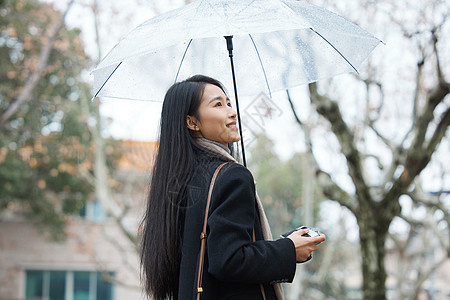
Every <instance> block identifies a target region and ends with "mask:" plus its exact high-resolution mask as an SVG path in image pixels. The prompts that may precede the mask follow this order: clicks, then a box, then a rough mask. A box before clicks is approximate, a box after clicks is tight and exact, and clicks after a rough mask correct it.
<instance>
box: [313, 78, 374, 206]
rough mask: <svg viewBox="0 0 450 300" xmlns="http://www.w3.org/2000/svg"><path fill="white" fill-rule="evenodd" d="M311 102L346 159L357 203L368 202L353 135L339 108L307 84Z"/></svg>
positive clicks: (367, 191)
mask: <svg viewBox="0 0 450 300" xmlns="http://www.w3.org/2000/svg"><path fill="white" fill-rule="evenodd" d="M309 92H310V96H311V102H312V103H313V104H315V105H316V110H317V112H318V113H319V114H321V115H322V116H323V117H325V119H327V120H328V121H329V122H330V125H331V130H332V131H333V133H334V134H335V136H336V137H337V139H338V141H339V144H340V146H341V151H342V153H343V154H344V156H345V158H346V159H347V165H348V168H349V174H350V177H351V178H352V180H353V184H354V185H355V190H356V194H357V196H358V199H359V201H368V200H371V199H372V197H371V195H370V193H369V189H368V186H367V184H366V181H365V179H364V175H363V171H362V166H361V157H360V154H359V152H358V150H357V149H356V147H355V145H354V142H353V135H352V133H351V131H350V129H349V128H348V127H347V124H346V123H345V121H344V119H343V118H342V115H341V112H340V110H339V106H338V105H337V104H336V103H335V102H333V101H331V100H330V99H329V98H328V97H325V96H322V95H319V93H318V92H317V85H316V84H315V83H311V84H309Z"/></svg>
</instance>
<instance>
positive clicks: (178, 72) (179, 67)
mask: <svg viewBox="0 0 450 300" xmlns="http://www.w3.org/2000/svg"><path fill="white" fill-rule="evenodd" d="M191 43H192V39H191V40H190V41H189V44H188V45H187V47H186V50H184V53H183V57H182V58H181V61H180V65H179V66H178V71H177V76H175V82H177V80H178V75H179V74H180V70H181V65H182V64H183V61H184V58H185V57H186V53H187V51H188V49H189V46H191Z"/></svg>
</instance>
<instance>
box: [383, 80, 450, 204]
mask: <svg viewBox="0 0 450 300" xmlns="http://www.w3.org/2000/svg"><path fill="white" fill-rule="evenodd" d="M449 93H450V84H449V83H446V82H439V83H438V84H437V85H436V86H435V87H434V88H433V89H432V90H431V91H430V92H429V93H428V97H427V98H428V101H427V105H426V106H425V108H424V110H423V113H422V115H421V116H419V118H418V119H417V121H416V123H415V126H414V127H415V130H414V132H415V135H414V140H413V142H412V144H411V146H410V147H409V149H408V150H407V152H406V160H405V163H404V170H403V172H402V174H401V176H400V177H399V178H398V179H397V180H395V181H394V183H393V185H392V187H391V188H390V190H389V191H388V192H387V193H386V194H385V197H384V199H383V201H382V202H383V204H382V205H386V204H387V203H388V202H390V201H391V200H392V199H396V198H398V197H399V196H400V195H401V194H403V193H404V192H405V190H406V188H407V187H408V186H409V185H410V184H411V182H412V181H413V180H414V178H415V177H416V176H417V175H419V174H420V172H422V170H423V169H424V168H425V167H426V165H427V164H428V162H429V161H430V159H431V156H432V154H433V152H434V151H435V149H436V147H437V145H438V144H439V143H440V141H441V140H442V138H443V137H444V135H445V132H446V130H447V128H448V126H449V124H450V112H449V110H450V109H447V111H446V112H445V113H444V114H443V115H442V117H441V120H440V122H439V124H438V126H437V127H436V129H435V131H434V133H433V135H432V137H431V139H430V140H429V142H428V145H426V143H425V134H426V131H427V128H428V125H429V123H430V122H431V121H432V120H433V112H434V109H435V108H436V106H437V105H438V104H439V103H441V102H442V101H443V99H444V98H445V96H446V95H448V94H449Z"/></svg>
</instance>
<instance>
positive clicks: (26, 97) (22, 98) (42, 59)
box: [0, 0, 75, 126]
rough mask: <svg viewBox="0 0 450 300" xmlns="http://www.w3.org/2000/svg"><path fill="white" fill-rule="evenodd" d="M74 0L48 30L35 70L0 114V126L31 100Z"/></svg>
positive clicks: (72, 0)
mask: <svg viewBox="0 0 450 300" xmlns="http://www.w3.org/2000/svg"><path fill="white" fill-rule="evenodd" d="M74 1H75V0H71V1H70V2H69V4H68V5H67V8H66V10H65V11H64V13H63V14H62V15H61V16H60V17H59V19H58V20H57V21H56V23H55V25H54V26H53V28H52V30H51V31H50V34H49V36H48V41H47V42H46V43H45V45H44V46H43V48H42V51H41V53H40V55H39V61H38V66H37V68H36V70H34V72H33V73H32V74H31V75H30V76H29V77H28V78H27V79H26V81H25V85H24V87H23V88H22V90H21V91H20V93H19V95H18V96H17V98H16V99H15V100H13V101H12V102H11V103H10V105H9V106H8V108H7V109H6V110H5V111H4V112H3V113H2V114H1V115H0V126H3V125H4V124H5V123H6V121H8V119H9V118H10V117H11V116H12V115H13V114H15V113H16V112H17V111H18V110H19V108H20V106H21V105H22V104H24V103H25V102H27V101H30V100H31V95H32V93H33V90H34V89H35V87H36V86H37V84H38V82H39V80H40V79H41V75H42V73H43V72H44V69H45V68H46V67H47V65H48V59H49V57H50V52H51V50H52V49H53V46H54V44H55V41H56V39H57V37H58V33H59V31H60V30H61V29H62V28H63V26H64V20H65V18H66V15H67V13H68V12H69V9H70V7H71V6H72V4H73V3H74Z"/></svg>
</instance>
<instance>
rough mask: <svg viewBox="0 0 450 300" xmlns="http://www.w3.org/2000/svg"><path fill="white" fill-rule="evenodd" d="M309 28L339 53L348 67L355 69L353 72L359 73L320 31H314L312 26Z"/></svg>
mask: <svg viewBox="0 0 450 300" xmlns="http://www.w3.org/2000/svg"><path fill="white" fill-rule="evenodd" d="M309 29H311V30H312V31H313V32H315V33H316V34H317V35H318V36H320V37H321V38H322V39H323V40H324V41H325V42H327V43H328V45H330V46H331V47H332V48H333V49H334V50H335V51H336V52H337V53H339V55H340V56H341V57H342V58H343V59H344V60H345V61H346V62H347V63H348V64H349V65H350V67H352V68H353V70H355V72H356V73H357V74H359V72H358V70H356V68H355V67H354V66H353V65H352V63H351V62H350V61H349V60H348V59H347V58H346V57H345V56H344V55H343V54H342V53H341V52H340V51H339V50H338V49H337V48H336V47H335V46H333V44H331V43H330V42H329V41H328V40H327V39H326V38H325V37H323V36H322V35H321V34H320V33H318V32H317V31H315V30H314V29H312V28H309Z"/></svg>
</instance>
